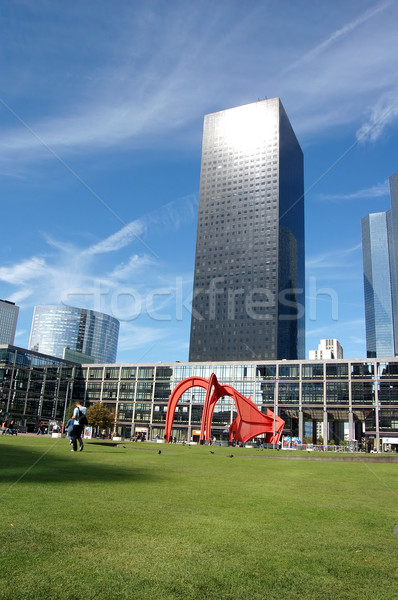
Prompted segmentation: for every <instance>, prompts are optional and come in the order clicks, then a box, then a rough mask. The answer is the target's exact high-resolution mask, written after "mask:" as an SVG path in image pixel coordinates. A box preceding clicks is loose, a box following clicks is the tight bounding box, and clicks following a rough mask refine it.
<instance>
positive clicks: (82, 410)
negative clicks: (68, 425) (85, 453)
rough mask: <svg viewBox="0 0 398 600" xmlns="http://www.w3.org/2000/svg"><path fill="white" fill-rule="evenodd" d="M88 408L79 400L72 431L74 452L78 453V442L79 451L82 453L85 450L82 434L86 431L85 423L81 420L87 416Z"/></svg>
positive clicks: (74, 412) (73, 416)
mask: <svg viewBox="0 0 398 600" xmlns="http://www.w3.org/2000/svg"><path fill="white" fill-rule="evenodd" d="M86 414H87V408H86V407H85V406H82V405H81V404H80V401H79V400H77V402H76V407H75V410H74V411H73V415H72V418H73V429H72V445H73V449H72V452H77V442H79V446H80V448H79V451H80V452H81V451H82V450H83V448H84V444H83V440H82V433H83V429H84V423H82V422H81V420H82V419H81V418H82V417H83V416H86Z"/></svg>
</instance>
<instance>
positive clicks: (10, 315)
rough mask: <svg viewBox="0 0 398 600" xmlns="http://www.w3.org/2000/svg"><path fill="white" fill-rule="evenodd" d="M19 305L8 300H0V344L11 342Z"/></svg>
mask: <svg viewBox="0 0 398 600" xmlns="http://www.w3.org/2000/svg"><path fill="white" fill-rule="evenodd" d="M18 313H19V306H15V304H14V302H10V301H9V300H0V344H13V343H14V338H15V331H16V328H17V321H18Z"/></svg>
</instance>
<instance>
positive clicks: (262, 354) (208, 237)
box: [189, 98, 304, 362]
mask: <svg viewBox="0 0 398 600" xmlns="http://www.w3.org/2000/svg"><path fill="white" fill-rule="evenodd" d="M303 185H304V184H303V155H302V151H301V149H300V146H299V144H298V142H297V139H296V136H295V134H294V132H293V130H292V128H291V125H290V123H289V120H288V118H287V116H286V113H285V111H284V109H283V106H282V104H281V102H280V100H279V98H273V99H270V100H264V101H261V102H256V103H254V104H249V105H246V106H240V107H237V108H233V109H229V110H225V111H221V112H218V113H213V114H210V115H206V117H205V120H204V130H203V147H202V168H201V179H200V197H199V215H198V229H197V240H196V257H195V274H194V289H193V303H192V321H191V338H190V352H189V359H190V361H204V362H207V361H211V360H221V361H225V360H234V361H236V360H270V359H273V360H275V359H282V358H287V359H294V358H303V357H304V199H303Z"/></svg>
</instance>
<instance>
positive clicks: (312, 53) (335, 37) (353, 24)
mask: <svg viewBox="0 0 398 600" xmlns="http://www.w3.org/2000/svg"><path fill="white" fill-rule="evenodd" d="M391 4H392V1H391V0H389V1H388V2H383V3H382V4H379V5H376V6H375V7H374V8H371V9H369V10H367V11H365V12H364V13H363V14H362V15H360V16H359V17H358V18H356V19H354V20H353V21H350V22H349V23H346V24H345V25H343V27H340V29H337V30H336V31H334V32H333V33H332V34H331V35H329V37H328V38H327V39H325V40H324V41H323V42H321V43H320V44H318V45H317V46H315V47H314V48H312V49H311V50H309V51H308V52H306V53H305V54H304V55H303V56H301V57H300V58H299V59H298V60H296V61H295V62H294V63H292V64H291V65H289V66H288V67H286V68H285V69H283V71H282V73H281V75H283V76H284V75H286V74H287V73H289V72H291V71H294V70H296V69H297V68H299V67H302V66H304V65H306V64H307V63H309V62H311V61H313V60H314V59H315V58H318V56H319V55H320V54H322V53H323V52H325V51H326V50H328V49H329V48H330V47H331V46H333V45H334V44H336V43H337V42H338V41H340V40H341V38H344V37H346V36H347V35H348V34H350V33H352V32H353V31H354V30H355V29H357V28H358V27H359V26H360V25H363V23H366V21H369V20H370V19H372V18H373V17H375V16H376V15H377V14H378V13H380V12H382V11H384V10H385V9H386V8H388V7H389V6H391Z"/></svg>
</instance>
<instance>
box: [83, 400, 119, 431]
mask: <svg viewBox="0 0 398 600" xmlns="http://www.w3.org/2000/svg"><path fill="white" fill-rule="evenodd" d="M87 420H88V424H89V425H91V427H95V428H96V429H97V431H98V429H104V428H107V427H112V426H113V423H114V420H115V413H113V412H111V411H110V410H109V409H108V408H107V407H106V406H105V405H104V404H102V402H96V403H95V404H92V405H91V406H90V407H89V408H88V410H87Z"/></svg>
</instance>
